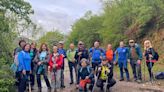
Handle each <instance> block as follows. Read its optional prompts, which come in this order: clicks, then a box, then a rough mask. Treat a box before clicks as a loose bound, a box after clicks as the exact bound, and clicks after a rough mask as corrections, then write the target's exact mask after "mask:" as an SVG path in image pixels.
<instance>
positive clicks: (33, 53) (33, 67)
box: [30, 42, 38, 90]
mask: <svg viewBox="0 0 164 92" xmlns="http://www.w3.org/2000/svg"><path fill="white" fill-rule="evenodd" d="M37 52H38V50H37V49H36V43H35V42H32V43H31V49H30V56H31V71H32V73H31V74H30V78H31V89H32V90H33V89H34V84H35V73H36V72H35V70H36V63H35V61H34V58H35V56H36V54H37Z"/></svg>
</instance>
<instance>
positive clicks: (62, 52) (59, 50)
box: [58, 48, 67, 69]
mask: <svg viewBox="0 0 164 92" xmlns="http://www.w3.org/2000/svg"><path fill="white" fill-rule="evenodd" d="M58 53H59V54H60V55H61V54H63V55H64V58H67V55H66V50H65V49H61V48H59V49H58ZM62 69H64V59H63V65H62Z"/></svg>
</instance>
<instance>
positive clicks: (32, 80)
mask: <svg viewBox="0 0 164 92" xmlns="http://www.w3.org/2000/svg"><path fill="white" fill-rule="evenodd" d="M31 71H32V74H30V79H31V86H34V85H35V64H34V63H33V62H32V63H31Z"/></svg>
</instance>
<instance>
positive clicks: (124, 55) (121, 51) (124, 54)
mask: <svg viewBox="0 0 164 92" xmlns="http://www.w3.org/2000/svg"><path fill="white" fill-rule="evenodd" d="M115 53H118V61H127V59H128V53H129V51H128V48H127V47H122V48H121V47H118V48H117V49H116V51H115Z"/></svg>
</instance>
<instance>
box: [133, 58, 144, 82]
mask: <svg viewBox="0 0 164 92" xmlns="http://www.w3.org/2000/svg"><path fill="white" fill-rule="evenodd" d="M130 65H131V67H132V71H133V76H134V79H139V80H142V73H141V64H138V63H137V60H131V61H130Z"/></svg>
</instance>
